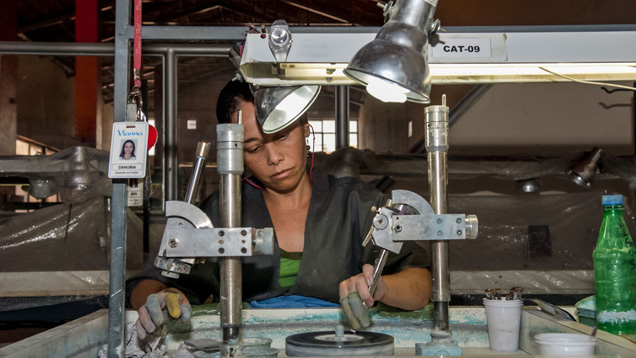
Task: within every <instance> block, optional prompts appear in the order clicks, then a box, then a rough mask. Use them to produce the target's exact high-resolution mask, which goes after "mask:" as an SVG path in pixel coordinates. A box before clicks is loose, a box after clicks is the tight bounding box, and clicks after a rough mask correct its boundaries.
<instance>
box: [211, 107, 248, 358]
mask: <svg viewBox="0 0 636 358" xmlns="http://www.w3.org/2000/svg"><path fill="white" fill-rule="evenodd" d="M239 118H240V114H239ZM216 128H217V133H216V135H217V163H218V171H219V174H220V175H221V184H220V188H219V189H220V191H219V195H220V197H219V211H220V214H221V227H225V228H231V227H239V226H241V175H242V174H243V169H244V167H243V125H241V124H219V125H217V127H216ZM220 271H221V272H220V276H221V277H220V280H221V292H220V306H221V328H222V329H223V347H222V349H221V356H222V357H230V356H233V355H234V350H235V348H236V347H237V346H238V337H239V326H240V324H241V302H242V298H243V292H242V286H241V284H242V266H241V259H240V258H239V257H224V258H222V259H221V267H220Z"/></svg>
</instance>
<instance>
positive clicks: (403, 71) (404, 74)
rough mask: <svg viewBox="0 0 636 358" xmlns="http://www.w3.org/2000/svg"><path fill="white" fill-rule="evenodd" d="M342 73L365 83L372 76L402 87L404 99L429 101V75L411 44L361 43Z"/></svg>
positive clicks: (424, 62)
mask: <svg viewBox="0 0 636 358" xmlns="http://www.w3.org/2000/svg"><path fill="white" fill-rule="evenodd" d="M344 73H345V75H347V77H349V78H351V79H352V80H354V81H356V82H358V83H361V84H363V85H365V86H368V85H369V82H371V81H372V77H376V78H378V79H380V80H383V81H386V82H389V83H391V84H394V85H397V86H399V87H401V88H403V89H404V92H405V95H406V100H407V101H410V102H415V103H429V102H430V101H431V99H430V92H431V75H430V72H429V70H428V64H427V63H426V60H425V59H424V55H423V54H422V53H420V52H417V51H414V50H412V49H411V48H408V47H405V46H402V45H400V44H396V43H393V42H389V41H385V40H382V39H375V40H373V41H371V42H370V43H368V44H366V45H365V46H363V47H362V48H361V49H360V50H359V51H358V53H356V55H355V56H354V57H353V59H351V61H350V62H349V65H348V66H347V68H346V69H345V70H344Z"/></svg>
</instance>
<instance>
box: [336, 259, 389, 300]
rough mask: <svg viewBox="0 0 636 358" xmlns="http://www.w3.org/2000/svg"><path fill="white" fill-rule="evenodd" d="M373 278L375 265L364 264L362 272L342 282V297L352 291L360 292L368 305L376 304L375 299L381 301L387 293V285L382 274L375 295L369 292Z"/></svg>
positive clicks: (340, 288)
mask: <svg viewBox="0 0 636 358" xmlns="http://www.w3.org/2000/svg"><path fill="white" fill-rule="evenodd" d="M372 280H373V266H371V265H369V264H365V265H364V266H362V273H360V274H357V275H355V276H353V277H350V278H349V279H347V280H344V281H342V282H341V283H340V287H339V293H340V299H342V298H344V297H347V296H348V295H349V294H350V293H351V292H358V294H359V295H360V299H361V300H362V302H364V304H365V305H366V306H367V307H371V306H373V305H374V304H375V301H380V300H382V298H383V297H384V294H385V293H386V286H385V285H384V280H383V279H382V276H380V279H379V280H378V285H377V286H376V288H375V292H374V293H373V296H371V292H369V286H371V282H372Z"/></svg>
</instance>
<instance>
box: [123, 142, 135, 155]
mask: <svg viewBox="0 0 636 358" xmlns="http://www.w3.org/2000/svg"><path fill="white" fill-rule="evenodd" d="M134 149H135V145H134V144H132V142H126V143H125V144H124V154H132V152H133V150H134Z"/></svg>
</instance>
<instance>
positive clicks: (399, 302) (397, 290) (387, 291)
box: [339, 264, 432, 310]
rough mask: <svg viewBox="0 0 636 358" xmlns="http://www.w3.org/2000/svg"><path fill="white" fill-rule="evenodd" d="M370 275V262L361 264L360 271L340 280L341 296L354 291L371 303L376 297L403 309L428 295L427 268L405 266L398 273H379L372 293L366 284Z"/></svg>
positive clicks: (422, 301)
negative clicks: (380, 274) (382, 274)
mask: <svg viewBox="0 0 636 358" xmlns="http://www.w3.org/2000/svg"><path fill="white" fill-rule="evenodd" d="M372 277H373V266H371V265H368V264H367V265H364V266H363V267H362V273H361V274H358V275H356V276H353V277H351V278H349V279H347V280H345V281H342V282H341V283H340V287H339V293H340V298H341V299H342V298H344V297H346V296H347V295H349V293H351V292H353V291H357V292H358V294H359V295H360V298H361V299H362V301H363V302H364V303H365V304H366V305H367V307H371V306H372V305H373V304H374V303H375V301H380V302H382V303H385V304H387V305H389V306H393V307H397V308H401V309H405V310H416V309H420V308H422V307H424V306H426V304H427V303H428V302H429V301H430V299H431V286H432V280H431V273H430V272H429V271H428V269H426V268H407V269H405V270H403V271H400V272H398V273H394V274H391V275H385V276H381V277H380V280H379V281H378V285H377V286H376V289H375V293H374V294H373V297H371V293H370V292H369V285H370V284H371V280H372Z"/></svg>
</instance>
